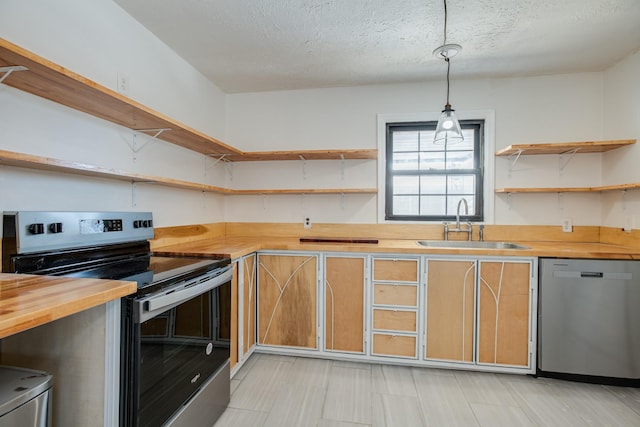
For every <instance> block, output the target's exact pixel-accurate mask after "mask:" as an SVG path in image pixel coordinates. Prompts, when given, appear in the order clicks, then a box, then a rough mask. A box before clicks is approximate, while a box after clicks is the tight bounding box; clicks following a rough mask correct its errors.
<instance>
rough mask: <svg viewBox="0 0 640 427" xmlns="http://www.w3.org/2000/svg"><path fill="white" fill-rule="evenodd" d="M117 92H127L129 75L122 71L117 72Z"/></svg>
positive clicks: (124, 93)
mask: <svg viewBox="0 0 640 427" xmlns="http://www.w3.org/2000/svg"><path fill="white" fill-rule="evenodd" d="M117 90H118V92H120V93H121V94H123V95H126V94H128V93H129V77H128V76H127V75H126V74H124V73H118V88H117Z"/></svg>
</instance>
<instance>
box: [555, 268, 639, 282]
mask: <svg viewBox="0 0 640 427" xmlns="http://www.w3.org/2000/svg"><path fill="white" fill-rule="evenodd" d="M553 277H558V278H561V279H580V278H586V279H607V280H632V279H633V274H631V273H605V272H602V271H559V270H556V271H554V272H553Z"/></svg>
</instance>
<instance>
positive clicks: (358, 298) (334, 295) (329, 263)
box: [325, 256, 365, 353]
mask: <svg viewBox="0 0 640 427" xmlns="http://www.w3.org/2000/svg"><path fill="white" fill-rule="evenodd" d="M364 271H365V261H364V257H336V256H326V257H325V349H326V350H327V351H347V352H356V353H364V280H365V279H364V277H365V275H364Z"/></svg>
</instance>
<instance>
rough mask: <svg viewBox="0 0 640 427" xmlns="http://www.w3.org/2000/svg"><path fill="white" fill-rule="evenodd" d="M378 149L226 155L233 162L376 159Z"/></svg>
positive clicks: (253, 152)
mask: <svg viewBox="0 0 640 427" xmlns="http://www.w3.org/2000/svg"><path fill="white" fill-rule="evenodd" d="M377 158H378V150H377V149H358V150H303V151H249V152H243V153H241V154H240V155H230V156H225V159H228V160H230V161H232V162H256V161H275V160H376V159H377Z"/></svg>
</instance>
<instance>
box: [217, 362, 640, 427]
mask: <svg viewBox="0 0 640 427" xmlns="http://www.w3.org/2000/svg"><path fill="white" fill-rule="evenodd" d="M231 390H232V394H231V402H230V404H229V407H228V408H227V410H226V411H225V413H224V414H223V415H222V417H221V418H220V419H219V420H218V422H217V423H216V424H215V427H232V426H233V427H236V426H237V427H253V426H278V427H286V426H292V427H293V426H295V427H306V426H309V427H363V426H372V427H376V426H394V427H412V426H429V427H432V426H437V427H455V426H463V427H473V426H483V427H484V426H491V427H502V426H505V427H516V426H558V427H571V426H598V427H600V426H612V427H613V426H615V427H623V426H629V427H632V426H633V427H638V426H640V389H634V388H623V387H609V386H602V385H593V384H581V383H573V382H565V381H559V380H551V379H543V378H538V379H536V378H533V377H528V376H520V375H506V374H492V373H482V372H466V371H451V370H440V369H428V368H410V367H401V366H390V365H377V364H368V363H355V362H339V361H330V360H321V359H309V358H302V357H286V356H274V355H267V354H254V355H253V356H251V358H250V359H249V360H248V361H247V363H246V364H245V366H243V367H242V368H241V370H240V371H238V373H237V374H236V375H235V377H234V378H233V379H232V381H231Z"/></svg>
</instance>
